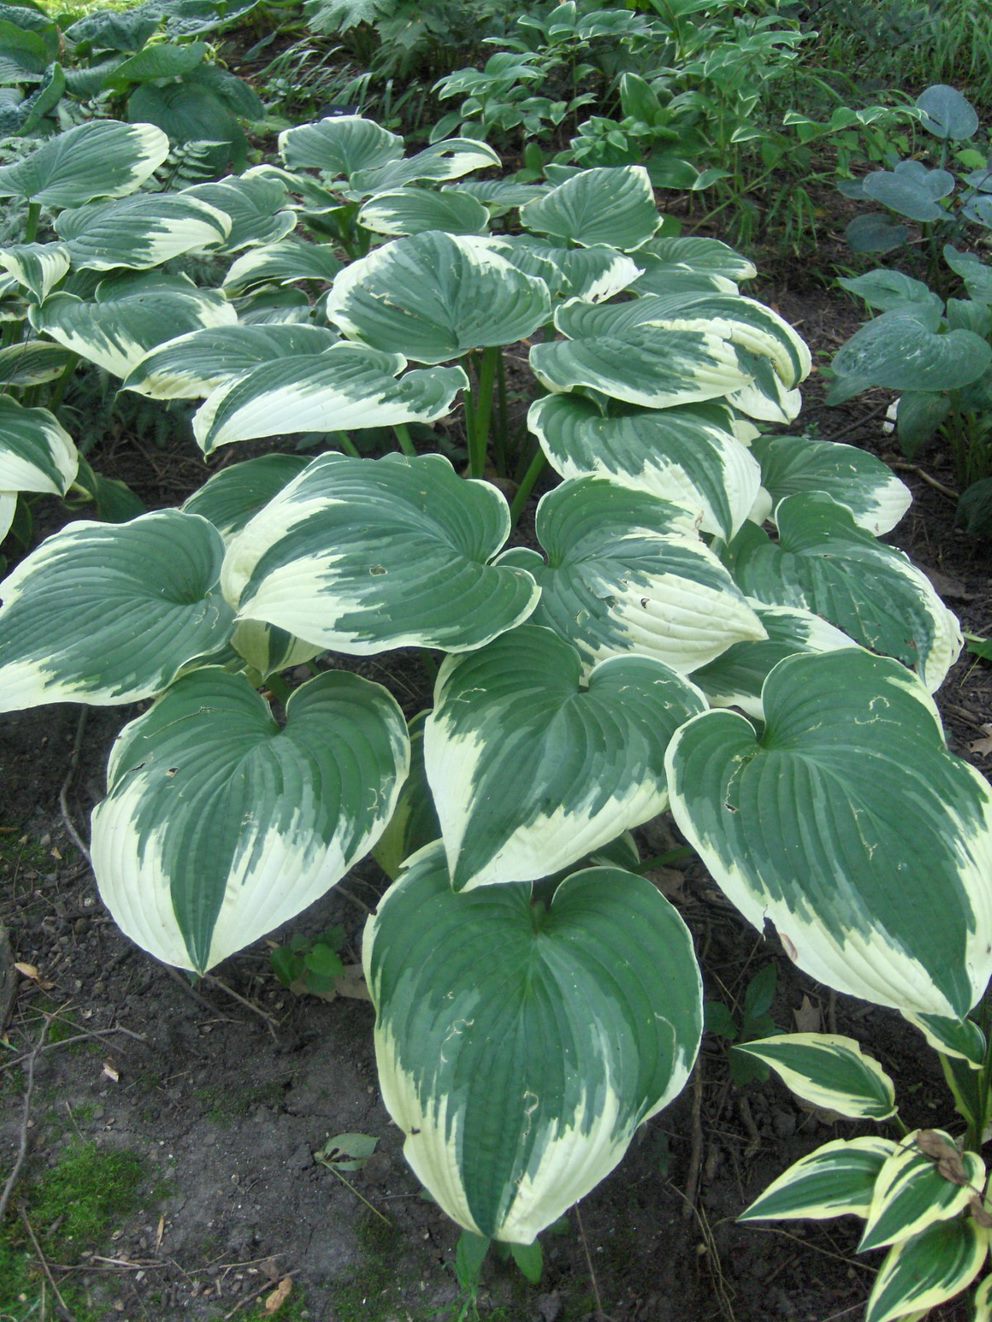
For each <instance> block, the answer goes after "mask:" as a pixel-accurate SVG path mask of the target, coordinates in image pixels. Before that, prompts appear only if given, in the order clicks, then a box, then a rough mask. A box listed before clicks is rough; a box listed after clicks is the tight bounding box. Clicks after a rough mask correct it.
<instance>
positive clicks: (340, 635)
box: [223, 454, 616, 834]
mask: <svg viewBox="0 0 992 1322" xmlns="http://www.w3.org/2000/svg"><path fill="white" fill-rule="evenodd" d="M509 531H510V512H509V507H508V506H507V504H506V501H505V500H504V498H503V496H502V495H500V493H499V492H498V491H497V490H496V488H495V487H492V486H490V485H489V484H488V483H486V482H477V481H471V482H466V481H463V480H462V479H461V478H460V477H458V476H457V474H456V473H455V470H454V469H453V468H452V466H451V464H450V463H448V461H447V459H444V458H442V457H441V456H440V455H422V456H419V457H418V458H415V459H408V458H405V457H404V456H402V455H397V454H390V455H387V456H386V457H385V458H384V459H379V460H372V459H352V458H349V457H346V456H344V455H340V454H325V455H321V457H320V458H319V459H315V460H314V461H313V463H312V464H310V466H309V467H308V468H307V469H305V470H304V472H303V473H301V474H300V476H299V477H298V478H296V479H295V480H294V481H293V482H291V483H290V484H289V486H287V487H286V488H285V489H284V490H283V491H282V492H281V493H280V494H279V495H278V496H277V497H276V498H275V500H272V501H270V502H269V504H268V505H267V506H266V507H265V508H264V509H263V510H262V511H261V512H260V513H259V514H257V515H256V516H255V518H253V519H252V520H251V522H250V523H249V524H248V525H247V527H246V528H245V529H244V530H243V531H242V532H241V533H239V534H238V535H237V537H235V538H234V540H233V541H232V543H231V546H230V548H229V550H228V554H227V558H226V560H225V564H224V576H223V581H224V590H225V593H226V594H227V596H228V599H229V600H230V601H231V602H232V603H236V605H237V609H238V612H239V618H241V619H260V620H266V621H268V623H270V624H275V625H277V626H278V627H279V628H282V629H285V630H286V631H287V632H288V633H293V634H295V635H296V636H297V637H299V638H305V639H307V640H308V641H309V642H312V643H314V644H318V645H320V646H321V647H324V648H329V649H332V650H335V651H339V652H346V653H349V654H351V655H354V656H368V655H372V654H374V653H376V652H382V651H386V650H387V649H389V648H392V647H403V646H419V647H437V648H443V649H444V650H446V651H449V652H460V651H469V650H471V649H473V648H476V647H481V646H482V645H483V644H484V643H487V642H489V641H490V640H491V639H492V638H495V637H496V636H497V634H500V633H504V632H505V631H506V630H507V629H511V628H513V626H514V625H515V624H519V623H520V622H521V621H522V620H524V619H526V618H527V616H528V615H530V613H531V612H532V611H533V609H534V606H535V604H536V602H537V598H538V596H539V594H540V589H539V588H538V587H537V585H536V583H535V582H534V580H533V578H531V576H530V575H529V574H527V573H524V572H523V571H521V570H518V569H510V568H500V567H499V566H498V565H491V564H489V560H490V559H491V557H492V556H493V555H495V554H496V552H497V551H498V550H499V549H500V547H501V546H502V545H503V543H504V542H505V541H506V538H507V536H508V535H509ZM614 834H616V832H614Z"/></svg>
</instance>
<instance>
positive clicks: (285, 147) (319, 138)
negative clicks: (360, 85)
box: [279, 115, 403, 179]
mask: <svg viewBox="0 0 992 1322" xmlns="http://www.w3.org/2000/svg"><path fill="white" fill-rule="evenodd" d="M279 154H280V156H281V157H282V158H283V160H284V161H285V162H286V164H287V165H288V166H289V167H290V169H293V170H297V169H301V168H302V169H311V170H319V171H320V172H321V174H325V175H328V176H329V177H330V178H331V179H347V178H348V177H349V175H352V174H354V173H355V172H356V170H367V169H371V168H372V167H374V166H378V165H384V164H386V162H387V161H395V160H397V159H398V158H399V157H400V156H402V155H403V139H402V138H401V137H399V136H398V135H397V134H395V133H390V132H389V131H388V129H384V128H381V127H380V126H379V125H378V124H376V123H375V122H374V120H371V119H363V118H362V116H361V115H337V116H332V117H330V118H328V119H321V120H318V122H317V123H316V124H303V125H301V126H300V127H299V128H295V129H286V130H285V131H284V132H282V133H280V134H279Z"/></svg>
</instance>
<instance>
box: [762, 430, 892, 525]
mask: <svg viewBox="0 0 992 1322" xmlns="http://www.w3.org/2000/svg"><path fill="white" fill-rule="evenodd" d="M751 453H752V454H753V455H754V457H755V458H756V459H757V460H758V462H759V463H760V464H761V485H762V486H763V487H764V488H765V490H766V491H767V492H768V494H769V495H770V496H771V499H772V505H773V506H775V505H777V504H778V503H779V501H780V500H783V499H785V497H787V496H792V495H796V494H798V493H802V492H808V491H822V492H825V493H826V494H827V495H829V496H833V498H834V500H836V501H838V503H839V504H841V505H844V506H846V507H847V509H849V510H850V511H851V514H852V516H853V518H854V522H855V523H856V524H857V525H858V527H859V528H864V529H865V531H866V532H869V533H872V534H873V535H874V536H876V537H880V536H881V535H882V534H883V533H887V532H890V531H891V530H892V529H893V528H894V527H895V526H896V524H897V523H898V522H899V520H900V519H901V518H902V516H903V515H904V514H905V513H906V511H907V510H908V509H909V507H910V504H911V503H912V499H913V497H912V495H911V493H910V490H909V488H908V487H907V486H906V484H905V483H904V482H900V481H899V479H898V478H897V477H896V475H895V474H894V473H893V472H892V469H891V468H889V466H888V464H883V463H882V461H881V459H876V457H875V456H874V455H873V454H869V453H868V452H867V450H859V449H857V448H856V447H855V446H853V445H841V444H840V443H839V442H837V441H818V440H814V439H812V438H811V437H808V436H758V437H756V438H755V439H754V441H753V442H752V443H751Z"/></svg>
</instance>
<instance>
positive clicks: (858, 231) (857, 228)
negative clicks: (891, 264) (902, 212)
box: [844, 213, 909, 252]
mask: <svg viewBox="0 0 992 1322" xmlns="http://www.w3.org/2000/svg"><path fill="white" fill-rule="evenodd" d="M844 238H845V239H846V240H847V244H848V246H849V247H850V249H851V251H852V252H891V251H892V249H893V248H900V247H902V245H903V244H904V243H905V242H906V240H907V239H908V238H909V227H908V226H906V225H900V224H898V223H897V222H896V221H894V220H893V219H892V218H891V216H886V215H880V214H878V213H875V214H873V215H870V216H855V218H854V219H853V220H852V221H851V222H850V224H849V225H848V226H847V228H846V229H845V230H844Z"/></svg>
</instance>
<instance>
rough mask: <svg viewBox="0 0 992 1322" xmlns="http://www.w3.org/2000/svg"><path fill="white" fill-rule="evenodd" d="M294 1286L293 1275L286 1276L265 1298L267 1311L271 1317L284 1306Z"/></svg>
mask: <svg viewBox="0 0 992 1322" xmlns="http://www.w3.org/2000/svg"><path fill="white" fill-rule="evenodd" d="M292 1288H293V1278H292V1276H284V1277H283V1278H282V1280H281V1281H280V1282H279V1284H278V1285H277V1286H276V1288H275V1289H274V1290H273V1291H272V1293H271V1294H270V1295H268V1296H267V1298H266V1300H265V1311H266V1313H267V1314H268V1316H269V1317H272V1315H273V1314H274V1313H278V1312H279V1309H280V1308H282V1306H283V1304H284V1303H285V1302H286V1300H287V1299H288V1298H289V1295H290V1292H291V1290H292Z"/></svg>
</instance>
